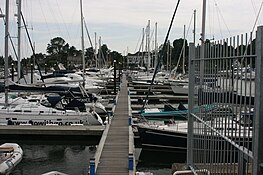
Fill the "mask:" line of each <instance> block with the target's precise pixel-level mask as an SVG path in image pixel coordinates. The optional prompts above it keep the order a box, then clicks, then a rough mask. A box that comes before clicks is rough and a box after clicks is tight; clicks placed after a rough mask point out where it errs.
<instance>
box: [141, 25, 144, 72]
mask: <svg viewBox="0 0 263 175" xmlns="http://www.w3.org/2000/svg"><path fill="white" fill-rule="evenodd" d="M143 47H144V28H142V61H141V67H143V65H144V53H143V52H144V50H143Z"/></svg>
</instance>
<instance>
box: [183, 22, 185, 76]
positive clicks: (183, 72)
mask: <svg viewBox="0 0 263 175" xmlns="http://www.w3.org/2000/svg"><path fill="white" fill-rule="evenodd" d="M183 75H185V25H184V45H183Z"/></svg>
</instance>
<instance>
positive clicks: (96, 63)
mask: <svg viewBox="0 0 263 175" xmlns="http://www.w3.org/2000/svg"><path fill="white" fill-rule="evenodd" d="M97 44H98V43H97V33H96V32H95V51H94V53H95V66H96V69H97V68H98V56H97Z"/></svg>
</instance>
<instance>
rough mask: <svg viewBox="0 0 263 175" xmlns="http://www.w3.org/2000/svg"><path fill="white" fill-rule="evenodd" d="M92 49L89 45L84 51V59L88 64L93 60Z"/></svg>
mask: <svg viewBox="0 0 263 175" xmlns="http://www.w3.org/2000/svg"><path fill="white" fill-rule="evenodd" d="M94 54H95V53H94V49H93V47H89V48H87V49H86V51H85V60H86V62H87V64H88V65H92V64H93V63H94V61H95V55H94Z"/></svg>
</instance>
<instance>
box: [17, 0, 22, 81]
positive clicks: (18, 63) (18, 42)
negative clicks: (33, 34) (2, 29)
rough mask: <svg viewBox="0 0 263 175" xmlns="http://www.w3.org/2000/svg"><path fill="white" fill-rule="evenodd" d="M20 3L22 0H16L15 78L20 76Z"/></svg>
mask: <svg viewBox="0 0 263 175" xmlns="http://www.w3.org/2000/svg"><path fill="white" fill-rule="evenodd" d="M21 3H22V0H17V5H18V6H17V76H18V77H17V79H18V82H19V81H20V78H21Z"/></svg>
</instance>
